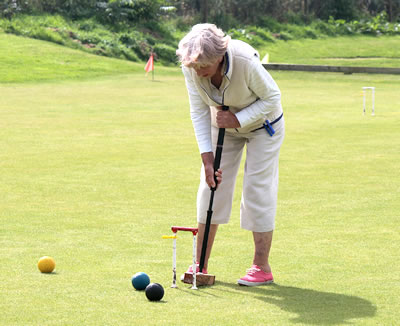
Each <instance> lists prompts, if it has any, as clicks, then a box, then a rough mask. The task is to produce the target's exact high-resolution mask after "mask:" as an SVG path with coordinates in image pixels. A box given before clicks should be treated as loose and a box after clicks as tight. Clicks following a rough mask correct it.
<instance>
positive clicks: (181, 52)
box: [176, 24, 231, 67]
mask: <svg viewBox="0 0 400 326" xmlns="http://www.w3.org/2000/svg"><path fill="white" fill-rule="evenodd" d="M230 39H231V37H230V36H229V35H225V33H224V32H223V31H222V30H221V29H219V28H218V27H217V26H215V25H214V24H197V25H194V26H193V27H192V30H191V31H190V32H189V33H188V34H187V35H186V36H185V37H184V38H183V39H182V40H181V41H180V42H179V46H178V50H176V55H177V56H178V58H179V61H180V62H181V63H182V64H183V65H184V66H187V67H201V66H207V65H210V64H213V63H215V62H216V61H217V60H218V59H219V58H221V57H222V56H223V55H224V54H225V52H226V49H227V48H228V43H229V41H230Z"/></svg>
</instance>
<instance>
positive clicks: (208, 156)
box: [201, 152, 222, 189]
mask: <svg viewBox="0 0 400 326" xmlns="http://www.w3.org/2000/svg"><path fill="white" fill-rule="evenodd" d="M201 158H202V160H203V165H204V172H205V175H206V183H207V185H208V186H209V187H210V188H211V189H213V188H217V187H218V186H217V185H216V184H215V177H214V176H216V177H217V182H218V185H219V184H220V183H221V182H222V170H221V169H218V170H217V171H215V172H214V154H213V153H212V152H209V153H202V154H201Z"/></svg>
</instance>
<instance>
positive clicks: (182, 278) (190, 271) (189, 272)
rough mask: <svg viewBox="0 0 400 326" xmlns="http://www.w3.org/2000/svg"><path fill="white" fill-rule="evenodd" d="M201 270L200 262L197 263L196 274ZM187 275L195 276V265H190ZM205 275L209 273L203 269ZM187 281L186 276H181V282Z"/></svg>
mask: <svg viewBox="0 0 400 326" xmlns="http://www.w3.org/2000/svg"><path fill="white" fill-rule="evenodd" d="M199 270H200V263H199V262H197V263H196V274H197V273H198V272H199ZM186 273H188V274H193V265H190V266H189V268H188V270H187V271H186ZM203 274H208V273H207V270H206V269H205V268H204V267H203ZM184 279H185V274H182V275H181V281H183V280H184Z"/></svg>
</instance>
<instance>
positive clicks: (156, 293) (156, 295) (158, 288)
mask: <svg viewBox="0 0 400 326" xmlns="http://www.w3.org/2000/svg"><path fill="white" fill-rule="evenodd" d="M163 296H164V288H163V287H162V285H161V284H158V283H150V284H149V285H147V287H146V297H147V299H149V300H150V301H160V300H161V299H162V297H163Z"/></svg>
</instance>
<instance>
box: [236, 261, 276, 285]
mask: <svg viewBox="0 0 400 326" xmlns="http://www.w3.org/2000/svg"><path fill="white" fill-rule="evenodd" d="M273 281H274V277H273V276H272V273H266V272H264V271H263V270H262V269H261V268H260V267H258V266H257V265H253V266H251V268H249V269H248V270H247V274H246V276H244V277H242V278H241V279H240V280H238V284H239V285H247V286H257V285H264V284H269V283H272V282H273Z"/></svg>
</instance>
